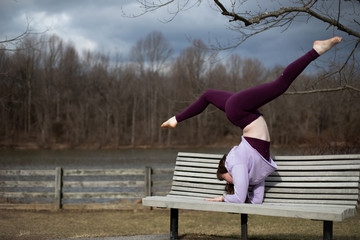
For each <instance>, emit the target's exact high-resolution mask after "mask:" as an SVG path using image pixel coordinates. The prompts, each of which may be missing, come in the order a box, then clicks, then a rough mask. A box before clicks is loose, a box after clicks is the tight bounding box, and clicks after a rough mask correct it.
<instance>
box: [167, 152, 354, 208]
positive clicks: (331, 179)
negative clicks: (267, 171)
mask: <svg viewBox="0 0 360 240" xmlns="http://www.w3.org/2000/svg"><path fill="white" fill-rule="evenodd" d="M222 156H223V155H219V154H202V153H185V152H179V153H178V156H177V159H176V166H175V171H174V176H173V182H172V187H171V191H170V193H169V196H184V197H196V198H212V197H216V196H220V195H222V194H224V187H225V182H224V181H219V180H217V179H216V171H217V167H218V164H219V160H220V159H221V158H222ZM273 159H274V161H275V162H276V164H277V165H278V167H279V168H278V170H277V171H276V172H274V173H273V174H271V175H270V176H269V177H268V178H267V179H266V190H265V198H264V202H265V203H295V204H296V203H298V204H329V205H348V206H357V204H358V201H359V200H360V199H359V188H360V155H319V156H276V157H274V158H273Z"/></svg>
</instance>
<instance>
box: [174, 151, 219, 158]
mask: <svg viewBox="0 0 360 240" xmlns="http://www.w3.org/2000/svg"><path fill="white" fill-rule="evenodd" d="M178 156H179V157H202V158H216V159H221V158H222V157H223V156H224V155H222V154H209V153H190V152H179V153H178Z"/></svg>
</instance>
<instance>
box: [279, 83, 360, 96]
mask: <svg viewBox="0 0 360 240" xmlns="http://www.w3.org/2000/svg"><path fill="white" fill-rule="evenodd" d="M345 89H351V90H354V91H357V92H360V89H359V88H356V87H353V86H351V85H345V86H341V87H337V88H327V89H314V90H307V91H296V92H286V93H284V94H285V95H303V94H314V93H327V92H338V91H343V90H345Z"/></svg>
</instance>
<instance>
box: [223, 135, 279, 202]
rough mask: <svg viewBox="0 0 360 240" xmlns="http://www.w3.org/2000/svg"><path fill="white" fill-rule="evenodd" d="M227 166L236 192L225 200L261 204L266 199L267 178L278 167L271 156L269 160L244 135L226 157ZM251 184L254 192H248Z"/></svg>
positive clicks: (226, 196)
mask: <svg viewBox="0 0 360 240" xmlns="http://www.w3.org/2000/svg"><path fill="white" fill-rule="evenodd" d="M225 167H226V169H227V170H228V172H229V174H230V175H231V176H232V179H233V183H234V190H235V193H234V194H228V195H225V202H235V203H244V202H245V201H246V199H248V201H247V202H250V203H254V204H261V203H262V202H263V199H264V191H265V178H266V177H267V176H269V175H270V174H271V173H272V172H274V171H275V170H276V169H277V165H276V163H275V162H274V161H273V160H272V159H271V158H270V161H267V160H266V159H265V158H264V157H263V156H261V154H260V153H258V152H257V151H256V150H255V149H254V148H253V147H252V146H251V145H250V144H249V143H248V142H247V141H246V140H245V138H244V137H242V139H241V143H240V144H239V145H238V146H235V147H233V148H232V149H231V150H230V152H229V154H228V155H227V157H226V161H225ZM249 185H250V186H252V187H253V193H252V194H249V193H248V188H249Z"/></svg>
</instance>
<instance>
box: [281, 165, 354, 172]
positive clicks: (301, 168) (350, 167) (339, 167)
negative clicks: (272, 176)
mask: <svg viewBox="0 0 360 240" xmlns="http://www.w3.org/2000/svg"><path fill="white" fill-rule="evenodd" d="M278 167H279V168H278V170H280V171H281V170H282V171H283V170H290V171H295V170H297V171H304V170H305V171H309V170H313V171H317V170H342V171H344V170H360V165H328V166H325V165H319V166H278Z"/></svg>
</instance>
